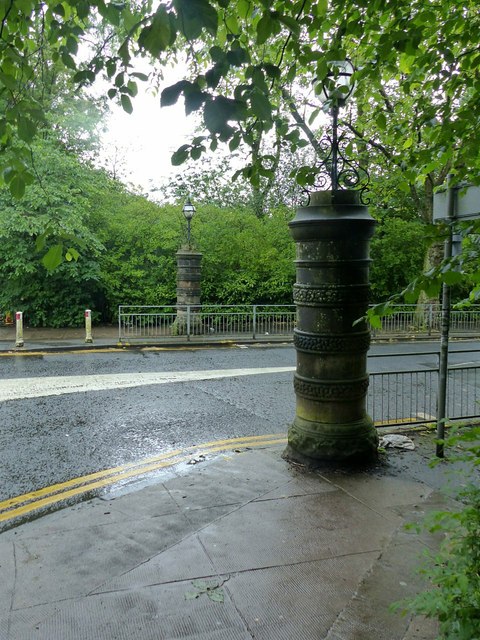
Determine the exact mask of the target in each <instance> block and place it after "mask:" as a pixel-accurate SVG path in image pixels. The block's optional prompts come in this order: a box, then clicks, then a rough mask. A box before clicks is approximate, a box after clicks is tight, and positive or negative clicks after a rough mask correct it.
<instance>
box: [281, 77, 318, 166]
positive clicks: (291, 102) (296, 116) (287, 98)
mask: <svg viewBox="0 0 480 640" xmlns="http://www.w3.org/2000/svg"><path fill="white" fill-rule="evenodd" d="M282 96H283V99H284V100H285V102H286V103H287V106H288V109H289V111H290V113H291V115H292V116H293V119H294V120H295V122H296V123H297V125H298V126H299V127H300V129H301V130H302V131H303V132H304V134H305V135H306V136H307V138H308V141H309V142H310V144H311V145H312V147H313V149H314V150H315V153H316V154H317V155H318V157H319V158H321V157H322V156H323V155H324V153H323V151H322V147H321V146H320V143H319V141H318V140H317V138H316V136H315V134H314V133H313V131H312V130H311V129H310V127H309V126H308V124H307V123H306V122H305V119H304V118H303V117H302V116H301V115H300V113H299V111H298V109H297V106H296V104H295V100H294V99H293V97H292V95H291V94H290V93H289V92H288V91H287V90H286V89H285V88H283V89H282Z"/></svg>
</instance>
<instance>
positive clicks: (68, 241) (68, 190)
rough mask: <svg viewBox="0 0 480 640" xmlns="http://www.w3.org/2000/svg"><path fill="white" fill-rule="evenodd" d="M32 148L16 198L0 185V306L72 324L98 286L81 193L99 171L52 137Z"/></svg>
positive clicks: (38, 321) (35, 319) (29, 317)
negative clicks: (26, 178)
mask: <svg viewBox="0 0 480 640" xmlns="http://www.w3.org/2000/svg"><path fill="white" fill-rule="evenodd" d="M32 152H33V154H34V157H35V159H36V161H35V171H36V174H37V180H36V181H35V182H33V183H32V184H31V185H28V186H27V187H26V191H25V195H24V197H23V199H22V201H21V202H19V201H18V200H16V199H14V198H13V197H12V195H11V193H10V191H9V190H7V189H6V188H3V189H1V190H0V204H1V206H0V242H1V244H2V259H1V260H0V277H1V279H2V283H3V284H2V289H1V291H0V309H2V310H10V311H15V310H18V309H21V310H22V311H24V313H25V320H26V322H28V323H29V324H30V325H31V326H39V325H40V326H42V325H48V326H65V325H77V324H78V322H79V318H81V317H82V313H83V310H84V309H85V308H86V307H92V306H95V304H94V303H95V298H96V296H97V295H98V292H99V285H98V281H99V274H100V270H99V262H98V258H99V255H100V253H101V251H102V249H103V247H102V245H101V243H100V242H99V241H98V239H97V238H96V236H95V235H94V234H93V233H92V232H91V230H90V222H89V219H90V217H91V214H92V207H91V199H90V198H89V194H91V193H92V192H93V191H94V190H95V189H96V188H98V186H99V183H101V181H102V175H101V174H99V173H98V172H94V171H93V170H91V169H89V168H88V167H87V166H85V165H82V164H81V163H80V162H79V161H78V159H77V158H76V157H75V156H74V155H73V154H69V153H66V152H65V149H64V148H63V147H62V146H61V145H59V144H58V143H57V142H56V141H55V140H52V139H45V140H39V141H37V142H36V143H35V144H34V145H33V146H32ZM47 244H48V245H49V248H48V249H47ZM80 254H81V257H80ZM63 257H65V261H63V260H62V258H63ZM56 267H58V269H57V268H56Z"/></svg>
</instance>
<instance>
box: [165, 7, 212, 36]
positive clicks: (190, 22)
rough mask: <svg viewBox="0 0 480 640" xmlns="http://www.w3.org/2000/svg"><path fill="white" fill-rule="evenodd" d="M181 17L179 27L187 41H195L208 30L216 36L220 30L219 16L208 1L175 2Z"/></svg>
mask: <svg viewBox="0 0 480 640" xmlns="http://www.w3.org/2000/svg"><path fill="white" fill-rule="evenodd" d="M173 4H174V6H175V9H176V10H177V12H178V16H179V21H178V23H179V27H180V29H181V30H182V31H183V34H184V36H185V37H186V39H187V40H195V39H196V38H198V37H199V36H200V34H201V33H202V30H203V29H206V30H207V31H208V32H209V33H210V34H211V35H212V36H215V34H216V33H217V28H218V14H217V11H216V10H215V8H214V7H212V5H211V4H210V3H209V2H208V0H174V2H173Z"/></svg>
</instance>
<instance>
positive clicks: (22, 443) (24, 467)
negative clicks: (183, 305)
mask: <svg viewBox="0 0 480 640" xmlns="http://www.w3.org/2000/svg"><path fill="white" fill-rule="evenodd" d="M477 346H478V343H458V344H456V345H455V346H454V347H452V349H459V348H462V349H466V350H467V352H466V353H463V354H457V355H455V354H452V356H451V362H452V364H453V363H455V362H458V363H463V362H467V361H472V360H476V361H478V360H479V359H480V358H479V355H480V354H478V353H473V352H472V353H468V350H469V349H471V348H473V347H475V348H477ZM433 349H434V347H433V346H432V345H428V344H427V345H425V344H424V345H418V344H415V345H413V344H408V345H403V346H402V345H399V344H395V345H390V344H387V345H377V346H374V347H373V348H372V351H371V353H372V355H375V354H381V355H382V357H372V358H371V359H370V362H369V369H370V371H372V372H373V371H385V370H389V369H390V370H391V369H392V368H397V369H405V368H412V367H426V368H429V367H432V366H435V365H436V362H437V358H436V356H435V355H432V354H425V353H422V352H424V351H432V350H433ZM403 350H408V351H416V353H417V354H418V355H416V356H413V357H412V356H409V357H407V356H402V357H396V358H393V357H392V356H391V355H390V354H392V353H399V351H403ZM294 366H295V351H294V349H293V347H291V346H283V347H256V348H240V347H236V348H228V349H202V350H175V351H155V350H144V351H124V352H118V353H110V352H109V353H88V352H78V353H56V354H50V355H43V356H28V357H21V356H13V357H3V358H0V452H1V466H0V499H5V498H9V497H12V496H15V495H19V494H21V493H26V492H28V491H31V490H32V489H36V488H40V487H45V486H49V485H52V484H55V483H60V482H65V481H66V480H69V479H70V478H74V477H78V476H82V475H85V474H88V473H92V472H95V471H98V470H100V469H108V468H110V467H114V466H117V465H122V464H125V463H129V462H133V461H138V460H140V459H142V458H146V457H149V456H152V455H158V454H159V453H162V452H168V451H170V450H173V449H181V448H185V447H188V446H192V445H194V444H200V443H204V442H209V441H212V440H220V439H227V438H235V437H241V436H250V435H262V434H271V433H276V434H278V433H286V430H287V428H288V424H289V422H290V421H291V420H292V418H293V416H294V413H295V397H294V393H293V388H292V375H293V368H294ZM73 376H75V378H73ZM12 380H13V381H14V382H12ZM2 381H3V383H2ZM2 394H3V395H2Z"/></svg>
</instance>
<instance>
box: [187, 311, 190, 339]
mask: <svg viewBox="0 0 480 640" xmlns="http://www.w3.org/2000/svg"><path fill="white" fill-rule="evenodd" d="M187 340H190V305H189V304H188V305H187Z"/></svg>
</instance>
